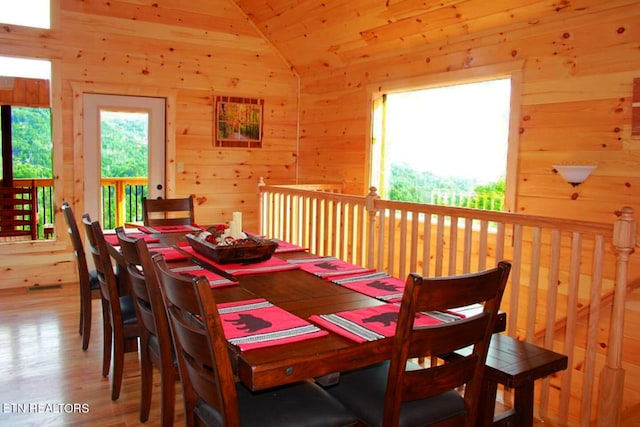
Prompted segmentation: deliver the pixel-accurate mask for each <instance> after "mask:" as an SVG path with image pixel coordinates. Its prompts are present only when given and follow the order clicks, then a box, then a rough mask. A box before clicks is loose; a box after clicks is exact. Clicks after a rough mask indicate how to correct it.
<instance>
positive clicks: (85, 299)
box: [80, 295, 92, 351]
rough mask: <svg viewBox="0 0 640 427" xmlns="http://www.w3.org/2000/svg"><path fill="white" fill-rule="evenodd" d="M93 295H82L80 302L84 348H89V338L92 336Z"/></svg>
mask: <svg viewBox="0 0 640 427" xmlns="http://www.w3.org/2000/svg"><path fill="white" fill-rule="evenodd" d="M91 311H92V310H91V295H82V301H81V303H80V328H81V332H80V333H81V335H82V349H83V350H85V351H86V350H87V349H88V348H89V339H90V338H91Z"/></svg>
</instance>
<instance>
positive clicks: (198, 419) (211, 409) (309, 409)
mask: <svg viewBox="0 0 640 427" xmlns="http://www.w3.org/2000/svg"><path fill="white" fill-rule="evenodd" d="M153 260H154V263H155V266H156V269H157V271H158V278H159V282H160V288H161V289H162V295H163V301H164V304H165V308H166V311H167V317H168V318H169V324H170V326H171V330H172V332H173V340H174V345H175V348H176V354H177V357H178V366H179V369H180V376H181V380H182V389H183V396H184V403H185V418H186V421H187V425H188V426H193V425H205V426H241V425H242V426H259V427H269V426H274V427H276V426H277V427H287V426H296V427H299V426H309V427H313V426H317V427H330V426H346V425H355V423H356V422H357V420H356V418H355V417H354V416H353V414H351V413H350V412H348V411H347V410H346V409H345V408H344V406H343V405H342V404H341V403H339V402H338V401H337V400H335V399H333V398H332V397H331V396H329V394H328V393H327V392H326V391H324V390H323V389H322V388H321V387H320V386H318V385H316V384H314V383H313V382H311V381H303V382H299V383H295V384H292V385H288V386H282V387H278V388H276V389H268V390H264V391H260V392H251V391H250V390H249V389H247V388H246V387H245V386H244V385H243V384H242V383H240V382H236V380H235V378H234V373H233V370H232V367H231V361H230V357H229V347H228V346H229V344H228V342H227V340H226V338H225V335H224V330H223V328H222V321H221V320H220V315H219V313H218V309H217V306H216V302H215V300H214V297H213V292H212V291H211V288H210V285H209V281H208V280H207V279H206V278H205V277H199V278H192V279H190V278H188V277H186V276H181V275H177V274H175V273H173V272H172V271H171V270H169V268H168V267H167V264H166V263H165V260H164V256H162V255H154V256H153ZM283 351H285V350H284V349H283Z"/></svg>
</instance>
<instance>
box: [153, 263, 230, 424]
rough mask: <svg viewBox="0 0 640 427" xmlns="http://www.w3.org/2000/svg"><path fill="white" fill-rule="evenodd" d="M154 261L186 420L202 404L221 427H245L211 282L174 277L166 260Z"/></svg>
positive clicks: (201, 278) (202, 278)
mask: <svg viewBox="0 0 640 427" xmlns="http://www.w3.org/2000/svg"><path fill="white" fill-rule="evenodd" d="M153 260H154V262H155V265H156V268H157V270H158V278H159V282H160V287H161V289H162V295H163V298H164V303H165V307H166V311H167V316H168V318H169V324H170V325H171V331H172V333H173V338H174V344H175V348H176V353H177V357H178V367H179V369H180V378H181V380H182V389H183V396H184V399H185V411H186V413H185V416H187V417H192V416H193V411H194V408H195V405H196V402H197V401H198V399H199V398H200V399H203V400H204V401H205V402H206V403H207V404H209V405H210V406H212V407H213V408H215V409H216V410H217V411H218V412H219V413H220V414H221V416H222V425H229V426H239V425H241V422H240V412H239V407H238V401H237V391H236V387H235V379H234V375H233V371H232V368H231V361H230V358H229V349H228V345H227V340H226V339H225V335H224V330H223V329H222V323H221V320H220V315H219V313H218V309H217V307H216V303H215V301H214V298H213V293H212V292H211V288H210V285H209V281H208V280H207V279H206V278H205V277H199V278H193V279H190V278H188V277H186V276H180V275H177V274H175V273H173V272H172V271H171V270H169V268H168V267H167V264H166V263H165V261H164V257H163V256H162V255H155V256H154V257H153ZM187 424H189V423H187Z"/></svg>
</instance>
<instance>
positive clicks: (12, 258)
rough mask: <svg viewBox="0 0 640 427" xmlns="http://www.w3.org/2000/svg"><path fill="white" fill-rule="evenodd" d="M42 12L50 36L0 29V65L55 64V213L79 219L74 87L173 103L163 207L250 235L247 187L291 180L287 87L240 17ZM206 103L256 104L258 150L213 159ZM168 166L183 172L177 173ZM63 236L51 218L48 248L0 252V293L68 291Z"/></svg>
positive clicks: (164, 6) (218, 0) (77, 4)
mask: <svg viewBox="0 0 640 427" xmlns="http://www.w3.org/2000/svg"><path fill="white" fill-rule="evenodd" d="M53 8H54V17H53V18H54V28H53V29H52V30H39V29H30V28H23V27H18V26H11V25H4V24H3V25H2V31H0V55H5V56H21V57H35V58H45V59H52V60H54V71H53V73H54V77H53V81H52V94H53V101H54V174H55V186H56V191H57V196H56V204H57V206H58V208H59V206H60V204H61V203H62V201H64V200H68V201H70V202H72V203H73V207H74V213H75V214H76V217H78V218H80V216H81V215H82V213H83V200H84V195H83V189H82V164H81V159H82V144H81V143H80V144H77V143H76V142H74V141H75V140H77V135H76V132H81V130H80V131H77V130H74V126H77V124H78V123H81V111H76V110H74V102H76V104H75V105H77V100H74V98H73V94H74V92H73V89H72V85H73V87H75V88H76V89H77V88H80V90H86V91H97V92H112V93H116V94H132V95H149V96H165V95H167V96H175V105H174V108H175V111H172V112H169V117H173V118H174V120H175V122H172V123H170V124H168V128H170V129H174V134H172V135H168V140H169V142H168V144H169V145H171V146H169V147H167V149H168V152H169V153H174V154H173V156H170V158H169V159H168V170H169V174H170V176H168V182H169V181H170V185H169V186H168V188H167V191H168V195H169V196H172V195H173V196H184V195H188V194H193V195H194V196H195V198H196V219H197V221H198V222H200V223H202V224H207V223H213V222H218V221H226V220H228V219H230V216H231V212H232V211H236V210H241V211H243V212H244V213H245V224H246V227H247V229H257V224H258V221H257V201H258V196H257V192H256V186H257V182H258V178H259V177H261V176H264V177H265V178H266V179H267V180H268V181H269V182H272V183H292V182H294V181H295V179H296V159H297V156H296V154H297V153H296V149H297V115H298V108H299V105H298V79H297V76H296V75H295V74H294V73H293V72H292V71H291V70H290V67H289V66H288V65H287V64H286V62H285V61H283V59H282V58H281V56H280V54H279V53H278V52H276V51H275V50H274V49H273V48H272V47H271V45H270V44H269V43H268V42H267V41H265V40H264V39H263V38H262V37H261V36H260V34H259V33H258V32H257V31H256V30H255V29H254V27H253V26H252V25H251V24H250V23H249V22H248V20H247V19H246V17H245V15H244V13H242V12H241V10H240V9H238V8H237V6H236V5H235V4H234V3H233V2H230V1H228V0H190V1H182V0H169V1H160V2H144V1H143V2H140V1H135V0H131V1H127V0H124V1H117V0H116V1H111V2H94V1H81V0H53ZM0 74H1V70H0ZM217 94H219V95H233V96H242V97H256V98H262V99H264V129H263V130H264V139H263V148H262V149H251V150H249V149H242V148H225V149H219V148H214V147H213V127H212V122H213V107H212V103H213V98H214V96H215V95H217ZM56 103H58V104H59V109H60V110H59V111H56ZM80 129H81V126H80ZM80 141H81V139H80ZM177 162H181V163H183V164H184V172H182V173H176V167H175V165H176V163H177ZM63 224H64V219H63V217H62V216H61V215H60V214H58V215H57V217H56V234H57V240H56V241H53V242H42V241H38V242H21V243H11V244H8V243H3V244H0V289H6V288H14V287H21V286H34V285H50V284H58V283H69V282H73V281H75V280H77V279H76V270H75V266H74V263H73V256H72V251H71V245H70V244H69V241H68V237H67V236H66V231H65V229H64V228H63Z"/></svg>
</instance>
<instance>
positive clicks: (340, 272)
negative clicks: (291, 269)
mask: <svg viewBox="0 0 640 427" xmlns="http://www.w3.org/2000/svg"><path fill="white" fill-rule="evenodd" d="M287 261H288V262H289V263H291V264H294V265H298V266H299V267H300V269H301V270H304V271H306V272H308V273H311V274H313V275H315V276H318V277H324V278H331V277H338V276H348V275H353V274H362V273H369V272H373V271H375V270H374V269H372V268H366V267H360V266H358V265H355V264H351V263H349V262H346V261H343V260H341V259H338V258H336V257H311V258H293V259H289V260H287Z"/></svg>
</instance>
